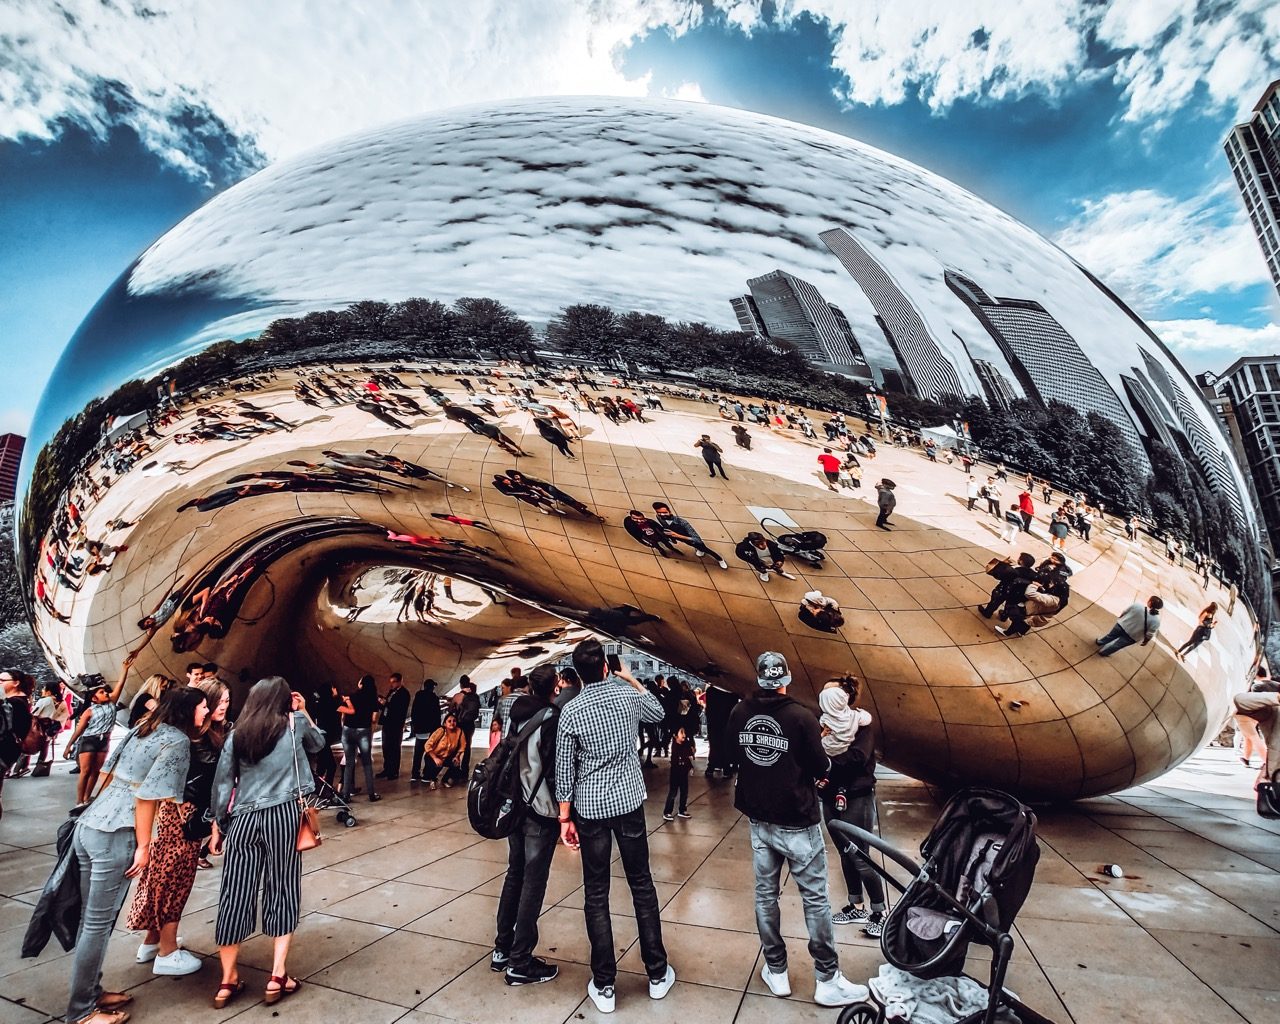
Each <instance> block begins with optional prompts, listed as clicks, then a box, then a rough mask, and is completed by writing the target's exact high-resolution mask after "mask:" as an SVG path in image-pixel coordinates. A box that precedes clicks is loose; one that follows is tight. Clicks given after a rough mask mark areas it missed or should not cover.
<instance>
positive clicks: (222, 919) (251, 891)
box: [214, 800, 302, 946]
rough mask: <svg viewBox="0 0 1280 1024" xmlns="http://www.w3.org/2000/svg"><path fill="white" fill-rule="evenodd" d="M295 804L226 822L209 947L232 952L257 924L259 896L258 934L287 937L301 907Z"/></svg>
mask: <svg viewBox="0 0 1280 1024" xmlns="http://www.w3.org/2000/svg"><path fill="white" fill-rule="evenodd" d="M300 815H301V810H300V809H299V807H298V803H297V801H296V800H291V801H289V802H288V803H284V804H276V805H275V806H274V807H264V808H262V810H260V811H250V812H249V813H248V814H241V815H237V816H236V817H234V818H232V819H231V824H230V826H229V827H228V829H227V834H226V835H225V836H224V837H223V848H224V850H225V859H224V860H223V864H222V891H221V893H220V894H219V897H218V923H217V925H216V926H215V929H214V941H215V942H217V944H218V945H219V946H238V945H240V943H242V942H244V940H245V939H247V938H248V937H249V936H250V935H252V934H253V932H254V930H255V927H256V926H257V923H258V893H259V891H261V893H262V934H264V935H269V936H271V937H272V938H279V937H281V936H285V935H292V934H293V932H294V931H296V930H297V927H298V908H299V906H300V904H301V902H302V854H300V853H299V852H298V821H299V817H300Z"/></svg>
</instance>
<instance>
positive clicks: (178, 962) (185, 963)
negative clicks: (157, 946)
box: [151, 949, 203, 977]
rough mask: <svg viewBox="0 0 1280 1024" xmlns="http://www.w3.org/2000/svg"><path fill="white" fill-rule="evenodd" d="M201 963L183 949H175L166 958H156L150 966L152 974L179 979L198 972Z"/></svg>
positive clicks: (196, 957)
mask: <svg viewBox="0 0 1280 1024" xmlns="http://www.w3.org/2000/svg"><path fill="white" fill-rule="evenodd" d="M202 964H203V961H202V960H201V959H200V958H199V957H198V956H195V955H193V954H191V953H188V952H187V951H186V950H185V949H175V950H174V951H173V952H172V953H170V954H169V955H168V956H158V957H156V962H155V963H154V964H153V965H152V966H151V973H152V974H168V975H172V976H174V977H179V976H181V975H184V974H195V973H196V971H198V970H200V967H201V966H202Z"/></svg>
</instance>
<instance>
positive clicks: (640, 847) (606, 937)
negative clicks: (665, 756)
mask: <svg viewBox="0 0 1280 1024" xmlns="http://www.w3.org/2000/svg"><path fill="white" fill-rule="evenodd" d="M574 821H575V822H576V824H577V827H578V839H579V842H580V843H581V848H582V884H583V897H584V905H583V914H584V915H585V916H586V919H587V937H588V938H589V939H590V940H591V974H592V976H593V978H594V979H595V983H596V987H597V988H603V987H604V986H606V985H612V984H613V983H614V980H615V979H616V978H617V976H618V955H617V949H616V947H615V946H614V944H613V920H612V919H611V917H610V916H609V863H610V861H612V860H613V840H614V838H615V837H616V838H617V840H618V852H619V853H620V854H621V855H622V868H623V870H624V871H625V872H626V873H627V885H628V886H629V887H630V889H631V903H632V905H633V906H634V908H635V912H636V926H637V928H638V930H639V933H640V955H641V958H642V959H643V960H644V969H645V973H646V974H648V975H649V978H650V979H651V980H659V979H661V978H665V977H666V975H667V951H666V948H665V947H664V946H663V945H662V920H661V918H660V917H659V916H658V891H657V890H656V889H655V888H654V886H653V876H652V875H651V874H650V873H649V834H648V831H647V827H646V825H645V820H644V807H643V806H641V807H637V808H636V809H635V810H634V811H631V812H629V813H627V814H620V815H618V816H617V817H613V818H580V817H578V816H577V815H576V814H575V815H574Z"/></svg>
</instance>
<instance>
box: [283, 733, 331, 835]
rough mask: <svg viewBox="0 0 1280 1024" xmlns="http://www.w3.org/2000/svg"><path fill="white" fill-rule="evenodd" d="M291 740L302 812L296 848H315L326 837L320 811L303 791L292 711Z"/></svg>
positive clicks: (295, 778)
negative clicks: (312, 804) (322, 832)
mask: <svg viewBox="0 0 1280 1024" xmlns="http://www.w3.org/2000/svg"><path fill="white" fill-rule="evenodd" d="M289 742H290V743H291V744H292V746H293V777H294V780H295V781H296V782H297V783H298V810H299V811H300V812H301V817H300V818H299V820H298V842H297V846H296V849H298V850H300V851H301V850H314V849H315V848H316V847H317V846H319V845H320V844H321V843H322V842H324V837H323V836H321V835H320V812H319V811H318V810H317V809H316V808H314V807H311V806H309V805H308V804H307V798H306V797H305V796H304V795H303V793H302V772H301V771H300V770H299V768H298V740H297V728H296V721H295V719H294V712H292V711H290V712H289Z"/></svg>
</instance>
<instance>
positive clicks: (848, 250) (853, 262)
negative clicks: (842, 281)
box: [818, 228, 972, 400]
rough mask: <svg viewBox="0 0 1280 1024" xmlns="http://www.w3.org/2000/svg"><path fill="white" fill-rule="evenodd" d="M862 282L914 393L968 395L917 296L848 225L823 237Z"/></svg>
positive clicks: (830, 231) (851, 272)
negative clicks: (925, 318) (916, 302)
mask: <svg viewBox="0 0 1280 1024" xmlns="http://www.w3.org/2000/svg"><path fill="white" fill-rule="evenodd" d="M818 237H819V238H821V239H822V241H823V243H824V244H825V245H826V246H827V248H829V249H830V250H831V251H832V252H833V253H835V255H836V258H837V259H838V260H839V261H840V263H841V265H842V266H843V267H844V268H845V270H847V271H848V272H849V275H850V276H851V277H852V278H853V279H854V280H855V281H857V282H858V285H859V287H861V288H862V290H863V292H865V293H866V296H867V298H868V300H870V302H871V304H872V305H873V306H874V307H875V310H876V314H877V322H878V323H879V324H880V327H881V329H882V330H883V331H884V333H885V338H886V339H887V340H888V342H889V344H890V346H891V347H892V348H893V353H894V355H895V356H896V357H897V359H898V364H899V366H901V367H902V373H903V377H904V378H905V379H906V381H907V382H908V383H909V385H910V387H911V389H912V390H911V393H912V394H917V395H919V396H920V397H921V398H929V399H933V400H936V399H938V398H939V397H940V396H942V395H955V396H957V397H961V398H963V397H964V396H965V395H967V394H970V393H971V391H972V389H971V388H967V387H965V386H964V385H963V384H962V383H961V382H960V376H959V374H958V373H957V372H956V368H955V365H954V364H953V363H952V362H951V361H950V360H949V359H948V358H947V357H946V355H945V354H943V352H942V350H941V349H940V348H939V347H938V343H937V342H936V341H935V340H934V339H933V336H932V335H931V334H930V333H929V328H928V327H927V326H925V323H924V321H923V320H922V319H921V317H920V313H919V311H918V310H917V309H916V307H915V306H914V305H912V303H911V300H910V299H909V298H908V297H907V296H906V295H905V294H903V291H902V289H901V287H899V285H898V283H897V282H896V281H894V280H893V278H892V277H891V276H890V275H889V273H888V272H887V271H886V270H885V269H884V267H883V266H881V265H880V263H879V262H877V261H876V259H875V258H874V257H872V256H871V254H870V253H869V252H867V250H866V248H865V247H864V246H863V245H862V244H861V243H860V242H858V240H857V239H855V238H854V237H853V235H851V234H850V233H849V232H848V231H846V230H845V229H844V228H832V229H830V230H828V231H823V232H822V233H821V234H820V235H819V236H818Z"/></svg>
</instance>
